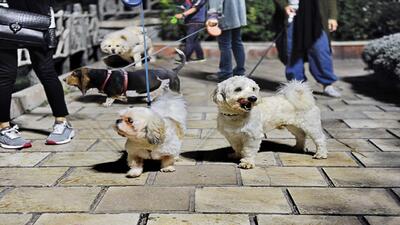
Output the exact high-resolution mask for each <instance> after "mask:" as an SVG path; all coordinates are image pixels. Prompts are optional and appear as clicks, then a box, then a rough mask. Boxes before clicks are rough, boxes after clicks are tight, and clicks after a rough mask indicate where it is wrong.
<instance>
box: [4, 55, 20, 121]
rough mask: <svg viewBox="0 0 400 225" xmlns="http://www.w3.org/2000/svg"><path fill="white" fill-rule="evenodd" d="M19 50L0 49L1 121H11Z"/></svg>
mask: <svg viewBox="0 0 400 225" xmlns="http://www.w3.org/2000/svg"><path fill="white" fill-rule="evenodd" d="M17 63H18V62H17V50H16V49H0V122H8V121H10V107H11V95H12V91H13V87H14V83H15V80H16V77H17Z"/></svg>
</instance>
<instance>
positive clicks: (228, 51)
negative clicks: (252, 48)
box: [217, 30, 233, 78]
mask: <svg viewBox="0 0 400 225" xmlns="http://www.w3.org/2000/svg"><path fill="white" fill-rule="evenodd" d="M217 39H218V47H219V51H220V52H221V56H220V59H219V72H218V76H219V78H227V77H230V76H232V74H233V71H232V32H231V30H224V31H222V34H221V35H220V36H219V37H218V38H217Z"/></svg>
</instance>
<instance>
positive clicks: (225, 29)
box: [207, 0, 247, 81]
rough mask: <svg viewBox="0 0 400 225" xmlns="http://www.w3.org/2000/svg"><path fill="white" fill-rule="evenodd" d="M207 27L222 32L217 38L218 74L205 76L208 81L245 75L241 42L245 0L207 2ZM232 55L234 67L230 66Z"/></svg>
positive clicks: (244, 17) (245, 22)
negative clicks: (218, 52) (218, 29)
mask: <svg viewBox="0 0 400 225" xmlns="http://www.w3.org/2000/svg"><path fill="white" fill-rule="evenodd" d="M208 14H209V18H208V20H207V26H211V27H212V26H219V27H220V28H221V30H222V33H221V35H220V36H218V37H217V40H218V47H219V50H220V52H221V56H220V60H219V72H218V73H217V74H213V75H209V76H207V79H208V80H214V81H223V80H225V79H228V78H230V77H232V76H243V75H245V73H246V70H245V67H244V66H245V60H246V54H245V51H244V46H243V42H242V34H241V28H242V27H243V26H246V25H247V18H246V2H245V0H229V1H224V0H209V11H208ZM232 53H233V56H234V58H235V61H236V67H235V68H233V65H232Z"/></svg>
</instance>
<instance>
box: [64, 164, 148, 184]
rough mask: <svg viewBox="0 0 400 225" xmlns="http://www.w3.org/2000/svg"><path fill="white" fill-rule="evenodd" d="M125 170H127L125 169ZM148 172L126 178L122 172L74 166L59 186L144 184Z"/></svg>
mask: <svg viewBox="0 0 400 225" xmlns="http://www.w3.org/2000/svg"><path fill="white" fill-rule="evenodd" d="M126 172H127V171H126ZM147 176H148V174H147V173H144V174H142V175H141V176H140V177H138V178H134V179H129V178H126V174H125V173H123V172H120V173H115V172H112V171H110V172H99V171H96V170H94V169H92V168H76V169H75V170H74V171H73V172H72V173H71V174H70V175H68V176H67V177H66V178H64V179H62V180H61V182H60V184H59V185H60V186H100V185H101V186H114V185H126V186H129V185H144V184H145V183H146V179H147Z"/></svg>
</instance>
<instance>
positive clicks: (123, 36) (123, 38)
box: [120, 35, 128, 41]
mask: <svg viewBox="0 0 400 225" xmlns="http://www.w3.org/2000/svg"><path fill="white" fill-rule="evenodd" d="M120 38H121V39H122V40H124V41H127V40H128V38H127V37H126V36H125V35H121V37H120Z"/></svg>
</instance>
